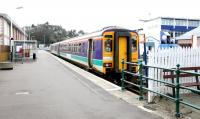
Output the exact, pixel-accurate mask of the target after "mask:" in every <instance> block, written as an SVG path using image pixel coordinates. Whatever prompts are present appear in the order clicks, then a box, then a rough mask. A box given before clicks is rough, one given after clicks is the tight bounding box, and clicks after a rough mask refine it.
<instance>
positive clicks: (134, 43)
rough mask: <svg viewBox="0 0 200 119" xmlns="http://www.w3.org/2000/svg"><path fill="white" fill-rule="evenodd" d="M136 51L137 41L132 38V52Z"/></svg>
mask: <svg viewBox="0 0 200 119" xmlns="http://www.w3.org/2000/svg"><path fill="white" fill-rule="evenodd" d="M135 51H137V41H136V38H132V52H135Z"/></svg>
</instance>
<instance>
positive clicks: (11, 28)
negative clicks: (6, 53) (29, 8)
mask: <svg viewBox="0 0 200 119" xmlns="http://www.w3.org/2000/svg"><path fill="white" fill-rule="evenodd" d="M22 8H23V7H22V6H20V7H16V8H15V9H22ZM10 32H11V33H10V42H9V43H10V44H9V45H10V61H11V62H12V60H13V58H12V57H13V48H12V42H11V40H14V38H13V20H12V18H11V17H10Z"/></svg>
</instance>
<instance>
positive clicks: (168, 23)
mask: <svg viewBox="0 0 200 119" xmlns="http://www.w3.org/2000/svg"><path fill="white" fill-rule="evenodd" d="M173 24H174V20H173V19H162V25H171V26H173Z"/></svg>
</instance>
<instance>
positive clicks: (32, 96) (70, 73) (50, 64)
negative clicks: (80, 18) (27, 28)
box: [0, 51, 160, 119]
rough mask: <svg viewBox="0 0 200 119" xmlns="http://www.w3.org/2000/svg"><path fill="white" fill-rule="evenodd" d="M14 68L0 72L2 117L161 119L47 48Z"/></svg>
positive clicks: (11, 118) (16, 64)
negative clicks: (52, 53) (32, 58)
mask: <svg viewBox="0 0 200 119" xmlns="http://www.w3.org/2000/svg"><path fill="white" fill-rule="evenodd" d="M14 67H15V68H14V69H13V70H2V71H0V76H1V77H0V97H1V98H0V118H1V119H160V117H158V116H156V115H154V114H152V113H150V112H147V111H145V110H143V109H141V108H139V106H134V105H132V104H130V103H127V102H126V101H124V100H122V97H123V98H126V96H127V95H132V94H131V93H123V94H122V93H119V92H120V88H119V87H118V86H116V85H113V84H111V83H109V82H107V81H104V80H102V79H100V78H98V77H96V76H94V75H92V74H90V73H88V72H85V71H84V70H82V69H80V68H77V67H75V66H73V65H71V64H69V63H66V62H65V61H63V60H61V59H59V58H57V57H55V56H53V55H51V54H50V53H48V52H46V51H38V59H37V60H36V61H32V62H28V61H27V62H25V63H23V64H22V63H15V64H14ZM133 103H137V102H133ZM138 105H139V104H138Z"/></svg>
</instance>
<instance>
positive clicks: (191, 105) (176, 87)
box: [121, 60, 200, 117]
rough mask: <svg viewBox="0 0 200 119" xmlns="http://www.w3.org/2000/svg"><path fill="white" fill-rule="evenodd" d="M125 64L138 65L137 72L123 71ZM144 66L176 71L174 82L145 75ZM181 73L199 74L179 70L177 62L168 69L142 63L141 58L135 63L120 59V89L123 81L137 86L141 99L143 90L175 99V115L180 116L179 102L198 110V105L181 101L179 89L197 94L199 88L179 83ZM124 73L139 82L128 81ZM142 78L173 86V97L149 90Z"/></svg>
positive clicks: (122, 86)
mask: <svg viewBox="0 0 200 119" xmlns="http://www.w3.org/2000/svg"><path fill="white" fill-rule="evenodd" d="M125 64H129V65H137V66H139V74H138V73H132V72H130V71H125V69H124V65H125ZM144 68H157V69H163V70H168V71H175V72H176V74H175V75H176V82H175V83H170V82H166V81H162V80H157V79H153V78H150V77H147V76H145V75H143V69H144ZM181 73H184V74H192V75H194V76H200V73H195V72H190V71H183V70H180V65H179V64H177V65H176V69H168V68H161V67H156V66H148V65H143V64H142V60H138V62H136V63H132V62H125V61H124V60H122V79H121V80H122V83H121V89H122V90H124V89H125V83H128V84H131V85H134V86H136V87H138V88H139V100H143V99H144V98H143V95H144V91H150V92H153V93H156V94H158V95H161V96H164V97H166V98H169V99H170V100H173V101H175V107H176V109H175V111H176V112H175V116H176V117H180V104H184V105H187V106H189V107H192V108H194V109H197V110H200V107H198V106H196V105H193V104H190V103H187V102H184V101H182V99H181V97H180V89H186V90H190V91H192V92H195V93H198V94H200V90H196V89H192V88H188V87H185V86H182V85H181V83H180V82H179V78H180V74H181ZM125 74H129V75H132V76H138V79H137V80H138V81H139V84H135V83H132V82H130V81H127V80H125ZM143 79H146V80H147V81H148V80H152V81H155V82H160V83H163V84H167V85H170V86H173V87H175V89H176V92H175V97H171V96H169V95H166V94H164V93H162V92H159V91H154V90H151V89H149V88H147V87H146V86H144V83H143V81H144V80H143Z"/></svg>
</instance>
